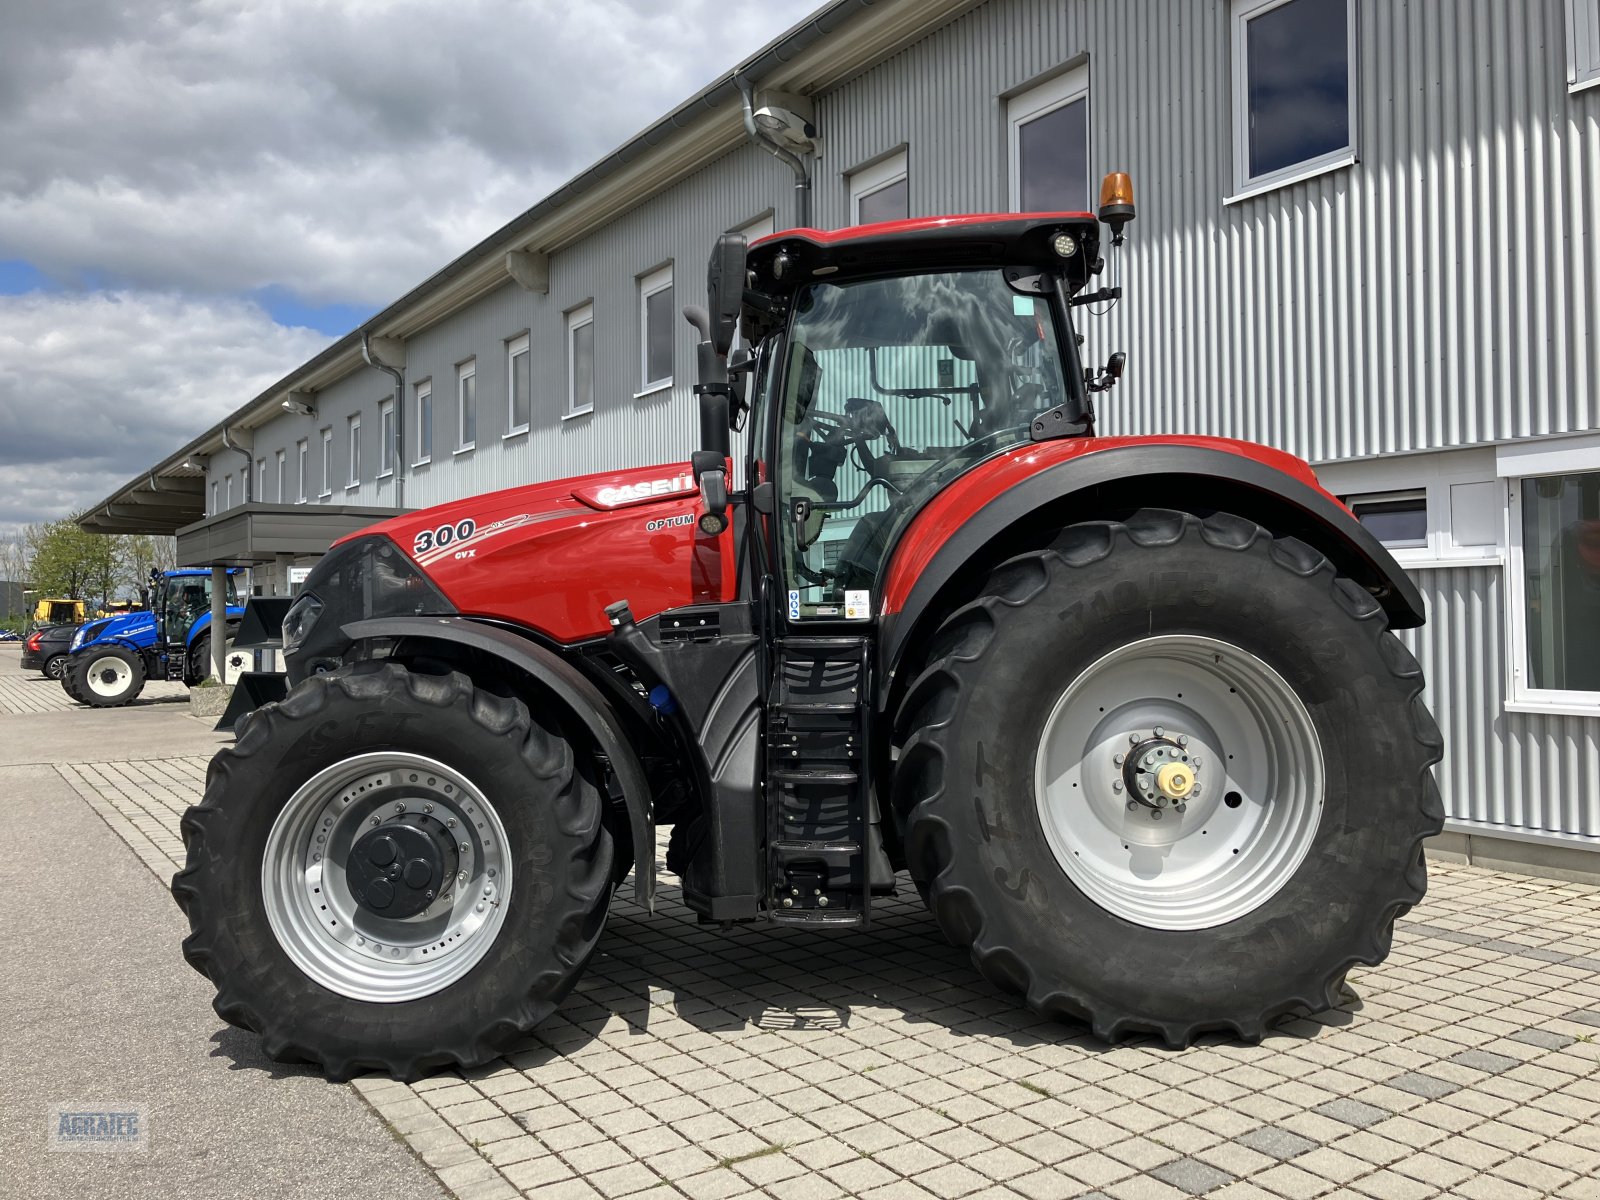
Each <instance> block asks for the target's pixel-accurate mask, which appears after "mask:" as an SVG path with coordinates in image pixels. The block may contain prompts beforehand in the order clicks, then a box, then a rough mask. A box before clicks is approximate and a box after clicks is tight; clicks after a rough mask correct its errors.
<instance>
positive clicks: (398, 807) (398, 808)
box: [394, 803, 406, 812]
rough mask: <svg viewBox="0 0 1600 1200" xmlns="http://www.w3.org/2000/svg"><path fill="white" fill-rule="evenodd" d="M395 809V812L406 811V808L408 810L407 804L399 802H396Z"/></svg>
mask: <svg viewBox="0 0 1600 1200" xmlns="http://www.w3.org/2000/svg"><path fill="white" fill-rule="evenodd" d="M394 810H395V812H405V810H406V806H405V805H404V804H398V803H397V804H396V805H395V806H394Z"/></svg>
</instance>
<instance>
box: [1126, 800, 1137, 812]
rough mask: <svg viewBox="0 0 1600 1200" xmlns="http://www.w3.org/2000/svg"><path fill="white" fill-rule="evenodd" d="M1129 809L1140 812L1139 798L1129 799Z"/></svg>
mask: <svg viewBox="0 0 1600 1200" xmlns="http://www.w3.org/2000/svg"><path fill="white" fill-rule="evenodd" d="M1128 811H1129V812H1138V811H1139V802H1138V801H1137V800H1129V801H1128Z"/></svg>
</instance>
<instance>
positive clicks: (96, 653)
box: [62, 646, 144, 708]
mask: <svg viewBox="0 0 1600 1200" xmlns="http://www.w3.org/2000/svg"><path fill="white" fill-rule="evenodd" d="M68 670H69V671H70V672H71V675H72V678H71V680H70V681H68V680H67V679H66V677H65V673H63V679H62V682H63V686H65V687H66V689H67V694H68V695H69V696H71V697H72V698H73V699H74V700H76V701H78V702H79V703H80V704H87V705H89V706H90V707H91V708H115V707H117V706H118V705H121V704H128V703H131V702H132V701H133V700H135V699H137V698H138V695H139V693H140V692H142V691H143V690H144V660H143V659H141V658H140V657H139V656H138V655H137V654H135V653H134V652H133V651H132V650H129V649H127V648H126V647H123V646H100V647H96V648H94V649H91V650H85V651H84V652H83V653H81V654H79V655H76V656H75V661H73V662H72V663H71V664H70V665H69V667H68Z"/></svg>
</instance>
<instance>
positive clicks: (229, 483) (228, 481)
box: [222, 475, 233, 508]
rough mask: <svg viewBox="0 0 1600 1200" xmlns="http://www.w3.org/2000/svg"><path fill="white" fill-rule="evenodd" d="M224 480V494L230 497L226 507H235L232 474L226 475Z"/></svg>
mask: <svg viewBox="0 0 1600 1200" xmlns="http://www.w3.org/2000/svg"><path fill="white" fill-rule="evenodd" d="M222 482H223V493H222V494H223V495H225V496H226V497H227V498H228V503H227V505H226V507H227V508H232V507H233V476H232V475H227V476H224V477H223V481H222Z"/></svg>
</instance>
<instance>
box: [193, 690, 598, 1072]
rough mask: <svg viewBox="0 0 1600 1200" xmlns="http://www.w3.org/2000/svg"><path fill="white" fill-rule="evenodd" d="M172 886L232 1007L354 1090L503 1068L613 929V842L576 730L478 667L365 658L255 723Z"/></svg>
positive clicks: (272, 1050) (282, 1053)
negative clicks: (361, 1081) (383, 1076)
mask: <svg viewBox="0 0 1600 1200" xmlns="http://www.w3.org/2000/svg"><path fill="white" fill-rule="evenodd" d="M182 829H183V838H184V844H185V846H186V847H187V850H188V862H187V865H186V866H185V867H184V869H183V870H182V871H180V872H179V873H178V875H177V876H176V877H175V878H174V879H173V881H172V891H173V895H174V897H175V898H176V899H177V901H178V904H179V905H180V906H181V907H182V908H183V910H184V912H185V913H186V914H187V916H188V918H189V924H190V927H191V929H192V933H191V935H190V936H189V938H188V939H187V940H186V941H185V942H184V955H185V957H186V958H187V959H188V961H189V963H190V965H191V966H193V967H194V968H195V969H196V970H197V971H199V972H201V973H202V974H204V975H206V976H207V977H209V978H210V980H211V981H212V983H214V984H215V985H216V988H217V997H216V1000H215V1007H216V1010H217V1013H218V1014H219V1015H220V1016H221V1017H222V1018H223V1019H224V1020H227V1021H229V1022H230V1023H232V1024H234V1025H238V1026H241V1027H242V1028H245V1029H250V1030H254V1031H255V1032H257V1033H259V1034H260V1035H261V1039H262V1044H263V1047H264V1048H265V1050H266V1052H267V1053H268V1054H269V1055H270V1056H271V1057H272V1058H275V1059H279V1060H283V1061H305V1062H311V1063H315V1064H317V1065H318V1066H319V1067H320V1068H321V1069H322V1071H323V1072H324V1073H325V1074H326V1075H328V1077H330V1078H332V1079H347V1078H349V1077H350V1076H351V1075H352V1074H354V1073H356V1072H358V1071H364V1070H370V1069H376V1070H380V1071H385V1072H387V1073H389V1074H390V1075H392V1076H394V1077H395V1078H398V1079H406V1080H409V1079H415V1078H417V1077H418V1076H420V1075H422V1074H425V1073H427V1072H429V1071H432V1070H436V1069H438V1068H442V1067H452V1066H454V1067H462V1068H467V1067H473V1066H477V1065H479V1064H482V1063H484V1062H486V1061H488V1060H489V1059H491V1058H493V1057H494V1056H495V1054H497V1053H499V1052H500V1051H501V1050H503V1049H504V1048H505V1047H506V1046H507V1045H508V1044H509V1043H511V1042H512V1041H514V1040H515V1039H517V1038H518V1037H520V1036H522V1035H523V1034H525V1033H526V1032H527V1031H528V1030H529V1029H531V1028H533V1026H534V1025H536V1024H537V1023H538V1022H539V1021H541V1020H543V1019H544V1018H545V1017H547V1016H548V1015H549V1014H550V1013H551V1012H553V1011H554V1010H555V1008H556V1006H557V1005H558V1004H559V1003H560V1001H561V999H562V997H564V996H565V995H566V994H567V992H568V991H570V990H571V988H572V986H573V984H574V983H575V982H576V981H577V979H578V976H579V974H580V973H581V972H582V970H583V968H584V965H585V964H586V963H587V961H588V958H589V956H590V954H591V953H592V952H593V950H594V947H595V943H596V941H597V940H598V938H599V935H600V931H601V927H602V926H603V925H604V922H605V917H606V908H607V904H608V902H609V899H610V895H611V884H612V880H611V870H612V843H611V837H610V834H609V833H608V832H607V830H606V826H605V822H604V820H603V805H602V802H601V796H600V792H599V790H598V788H597V787H596V786H595V784H594V783H593V782H592V781H591V780H590V779H589V777H588V776H587V775H586V774H585V772H584V770H583V769H582V767H581V766H580V763H579V761H578V759H577V757H576V756H575V754H574V753H573V750H572V747H571V746H570V745H569V744H568V742H567V741H565V740H564V739H563V738H562V736H561V735H560V733H559V732H558V731H557V729H556V727H555V725H554V724H553V723H550V724H547V723H545V722H544V721H542V720H538V719H535V718H533V717H532V716H530V714H529V711H528V708H527V707H526V706H525V705H524V704H523V703H522V702H521V701H520V700H514V699H508V698H503V697H497V696H493V695H490V694H488V693H486V692H482V691H478V690H477V689H475V688H474V687H473V685H472V683H471V681H470V680H468V679H467V678H466V676H464V675H461V674H449V675H424V674H416V673H413V672H411V671H408V670H407V669H405V668H404V667H402V666H401V665H400V664H398V663H393V662H383V663H380V662H365V663H357V664H354V665H352V666H348V667H344V668H341V669H339V670H337V671H333V672H331V673H329V674H326V675H318V676H315V677H313V678H311V679H309V680H307V681H305V682H304V683H302V684H301V685H300V686H299V687H297V688H296V689H295V690H294V692H293V693H292V694H290V695H289V697H288V698H287V699H285V700H284V701H282V702H281V703H277V704H268V705H265V706H263V707H262V708H259V709H257V710H256V711H255V712H254V713H251V714H249V715H248V716H247V717H245V718H241V719H240V723H239V726H238V741H237V743H236V744H235V745H234V746H232V747H229V748H225V749H223V750H222V751H221V752H219V753H218V754H217V756H216V757H215V758H214V759H213V760H212V763H211V770H210V774H209V777H208V779H207V785H206V792H205V797H204V799H203V800H202V801H201V803H200V804H199V805H197V806H195V807H193V808H191V809H189V811H188V812H187V813H186V814H185V815H184V818H183V823H182Z"/></svg>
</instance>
